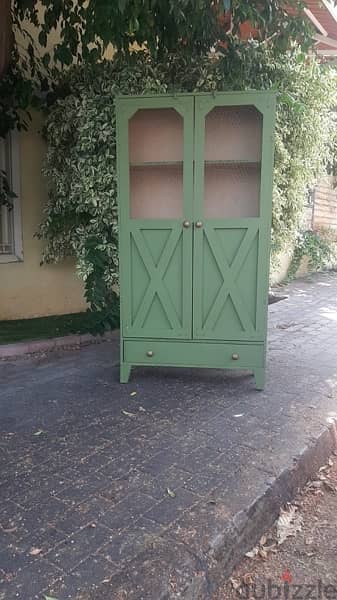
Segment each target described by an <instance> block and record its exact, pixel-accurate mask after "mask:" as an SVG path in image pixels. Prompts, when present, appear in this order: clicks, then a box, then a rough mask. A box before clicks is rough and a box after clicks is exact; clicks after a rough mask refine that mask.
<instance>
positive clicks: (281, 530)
mask: <svg viewBox="0 0 337 600" xmlns="http://www.w3.org/2000/svg"><path fill="white" fill-rule="evenodd" d="M302 524H303V519H302V517H301V515H300V514H299V513H298V512H297V508H296V506H291V505H289V506H288V507H287V508H286V509H284V508H281V510H280V516H279V518H278V519H277V522H276V533H277V542H278V544H283V542H284V541H285V540H286V539H287V538H288V537H291V536H293V535H295V533H297V532H298V531H300V530H301V529H302Z"/></svg>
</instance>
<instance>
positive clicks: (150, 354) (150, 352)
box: [146, 350, 153, 358]
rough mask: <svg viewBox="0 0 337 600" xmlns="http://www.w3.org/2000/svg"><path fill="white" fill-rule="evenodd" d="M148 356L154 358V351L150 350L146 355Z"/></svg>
mask: <svg viewBox="0 0 337 600" xmlns="http://www.w3.org/2000/svg"><path fill="white" fill-rule="evenodd" d="M146 356H148V357H149V358H152V356H153V352H152V350H148V351H147V353H146Z"/></svg>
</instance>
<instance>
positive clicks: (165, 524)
mask: <svg viewBox="0 0 337 600" xmlns="http://www.w3.org/2000/svg"><path fill="white" fill-rule="evenodd" d="M286 292H287V293H289V299H288V300H285V301H282V302H279V303H277V304H274V305H272V306H270V308H269V311H270V321H269V322H270V335H269V354H268V382H267V386H266V389H265V391H264V392H257V391H255V389H254V382H253V378H252V377H251V376H250V375H247V374H245V373H243V374H239V373H232V374H231V373H227V374H224V373H223V372H220V371H201V370H197V371H193V370H192V369H189V370H176V369H172V370H170V369H157V370H156V369H153V370H151V369H150V370H145V369H138V370H134V372H133V375H132V378H131V382H130V384H129V385H124V386H121V385H120V384H119V383H118V367H117V362H118V348H117V345H116V343H115V342H109V343H108V342H107V343H104V344H101V345H99V346H91V347H88V348H84V349H81V350H79V351H74V352H63V353H59V354H55V353H53V354H50V355H49V356H43V357H39V358H30V359H21V360H17V361H15V362H14V361H13V362H2V363H0V381H1V384H0V429H1V440H0V466H1V482H2V483H1V486H0V579H1V586H0V599H1V600H2V599H3V600H11V599H12V598H13V599H14V598H20V599H22V600H33V599H38V600H42V599H43V598H44V594H48V595H50V596H52V597H55V598H57V599H58V600H65V599H67V598H71V599H72V600H74V599H75V598H90V599H94V600H96V599H97V600H100V599H103V598H104V599H106V600H108V599H109V600H115V599H117V598H118V600H124V598H125V599H127V600H140V599H146V600H160V599H161V598H164V597H165V598H178V597H181V596H178V594H179V593H181V594H182V596H183V590H184V589H185V588H186V587H187V586H188V583H189V581H190V579H191V570H193V573H194V575H196V576H198V573H200V574H203V573H204V572H205V570H208V572H211V571H212V569H213V568H214V569H215V568H216V563H217V561H218V560H219V556H218V555H217V547H218V549H219V547H220V546H219V540H220V538H221V535H222V534H223V532H224V531H227V533H228V531H229V528H230V527H232V525H230V524H231V523H232V519H233V517H235V518H237V515H238V514H239V515H242V514H243V513H245V514H246V515H247V514H248V515H249V514H250V513H249V509H248V507H249V506H252V502H253V501H254V499H255V498H256V497H258V496H261V494H265V493H267V492H268V490H269V489H270V486H271V485H272V483H273V481H274V480H275V479H274V478H275V477H276V476H277V475H278V474H279V473H280V472H282V471H283V470H284V469H286V468H289V467H291V465H292V464H293V459H294V458H295V457H296V456H297V455H298V454H299V453H300V452H301V450H302V449H303V448H304V447H305V446H306V445H307V444H310V441H311V440H313V439H314V438H315V437H316V436H317V435H318V434H319V433H320V432H321V431H322V427H324V426H326V423H327V420H328V419H329V418H333V417H334V416H335V415H336V412H337V401H336V390H337V274H331V275H319V276H315V277H313V278H311V279H307V280H303V281H298V282H296V283H293V284H291V285H290V286H289V288H288V289H287V290H286ZM282 293H283V290H282ZM240 511H241V512H240ZM252 519H254V515H252ZM234 529H235V528H234ZM230 534H231V535H233V537H235V536H236V535H237V531H236V530H233V531H232V530H231V531H230ZM222 552H223V549H222ZM165 594H166V596H165ZM190 597H193V600H194V599H197V598H198V597H199V596H198V595H197V593H195V595H194V596H193V595H192V596H190ZM201 597H202V596H201ZM204 597H206V595H204Z"/></svg>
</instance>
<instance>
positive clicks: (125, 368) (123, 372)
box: [120, 363, 131, 383]
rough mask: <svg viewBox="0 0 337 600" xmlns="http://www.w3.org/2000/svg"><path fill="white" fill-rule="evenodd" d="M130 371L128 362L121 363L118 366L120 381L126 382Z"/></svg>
mask: <svg viewBox="0 0 337 600" xmlns="http://www.w3.org/2000/svg"><path fill="white" fill-rule="evenodd" d="M130 373H131V365H129V363H121V366H120V382H121V383H128V381H129V377H130Z"/></svg>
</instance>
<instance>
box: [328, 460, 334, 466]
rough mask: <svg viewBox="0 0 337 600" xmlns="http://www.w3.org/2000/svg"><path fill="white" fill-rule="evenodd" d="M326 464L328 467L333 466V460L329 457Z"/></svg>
mask: <svg viewBox="0 0 337 600" xmlns="http://www.w3.org/2000/svg"><path fill="white" fill-rule="evenodd" d="M328 465H329V467H333V460H332V458H329V460H328Z"/></svg>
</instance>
